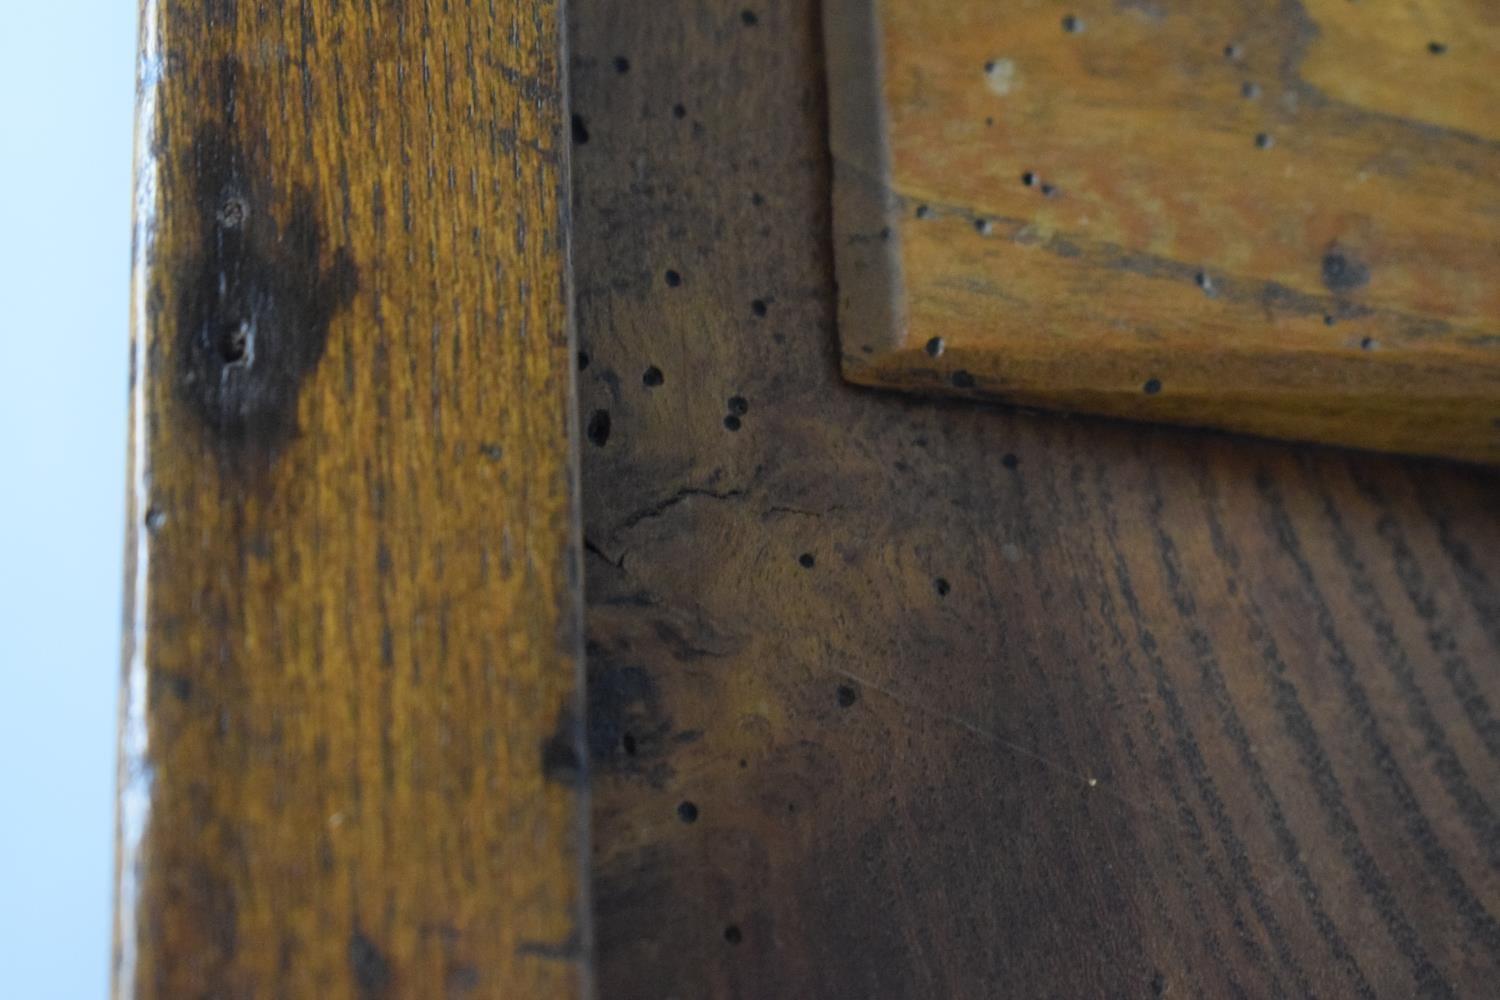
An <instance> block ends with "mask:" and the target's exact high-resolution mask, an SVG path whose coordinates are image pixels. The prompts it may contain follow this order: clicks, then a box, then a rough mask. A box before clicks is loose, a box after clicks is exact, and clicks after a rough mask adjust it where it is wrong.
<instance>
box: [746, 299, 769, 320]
mask: <svg viewBox="0 0 1500 1000" xmlns="http://www.w3.org/2000/svg"><path fill="white" fill-rule="evenodd" d="M750 311H751V312H753V313H755V315H757V316H765V314H766V300H765V299H756V300H755V301H754V302H752V303H750Z"/></svg>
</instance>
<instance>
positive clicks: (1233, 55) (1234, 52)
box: [1224, 42, 1244, 59]
mask: <svg viewBox="0 0 1500 1000" xmlns="http://www.w3.org/2000/svg"><path fill="white" fill-rule="evenodd" d="M1242 55H1244V50H1243V49H1241V48H1240V47H1239V45H1238V44H1236V43H1234V42H1230V43H1229V44H1228V45H1226V46H1224V58H1225V59H1238V58H1239V57H1240V56H1242Z"/></svg>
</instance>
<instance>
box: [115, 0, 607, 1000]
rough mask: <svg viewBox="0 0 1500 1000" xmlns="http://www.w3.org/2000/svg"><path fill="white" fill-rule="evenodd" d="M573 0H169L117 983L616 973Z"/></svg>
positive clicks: (212, 993)
mask: <svg viewBox="0 0 1500 1000" xmlns="http://www.w3.org/2000/svg"><path fill="white" fill-rule="evenodd" d="M558 18H559V5H558V4H557V3H555V2H539V3H536V2H527V3H521V2H517V0H492V2H490V3H488V4H471V3H456V4H443V5H440V6H438V5H430V4H411V3H393V4H371V3H365V4H346V3H334V2H329V0H307V2H303V3H299V4H282V3H271V2H259V0H258V2H251V0H242V2H235V0H215V2H210V3H201V4H189V3H185V2H178V0H160V2H158V0H148V2H147V3H146V4H145V7H144V14H143V27H142V42H141V46H142V48H141V53H142V54H141V81H140V125H139V129H140V130H139V138H138V172H137V204H136V212H137V217H136V226H137V228H136V246H135V252H136V288H135V304H134V308H135V320H134V351H133V362H134V364H133V370H132V374H133V380H134V384H133V399H134V404H133V405H134V414H133V453H132V471H131V477H132V478H131V483H132V508H131V511H132V513H131V517H132V526H133V535H134V537H133V541H132V545H131V548H130V564H131V579H130V584H131V586H130V608H129V612H128V619H127V621H128V629H127V644H126V645H127V648H126V695H125V706H124V737H123V754H122V776H121V841H120V847H121V859H120V868H121V878H120V897H119V910H118V913H119V916H118V923H117V958H116V984H115V989H116V994H117V995H118V996H121V997H133V998H147V997H162V998H173V1000H181V998H190V997H320V998H344V997H357V998H364V1000H370V998H383V997H467V996H474V997H481V996H482V997H498V996H549V997H554V996H555V997H567V996H585V995H587V994H588V992H589V982H588V969H587V961H586V957H587V952H588V948H589V947H590V930H589V921H588V910H587V893H586V886H587V883H586V879H585V878H584V875H583V867H582V866H583V864H584V850H585V847H584V845H585V824H586V821H587V806H586V800H585V796H584V793H583V789H582V784H581V777H580V772H581V752H582V742H581V734H582V727H581V718H582V707H583V706H582V697H581V665H580V654H581V626H580V623H579V620H578V613H579V606H578V605H579V601H580V590H579V564H578V559H579V549H578V546H577V533H576V499H575V495H574V489H573V483H574V478H575V476H574V472H573V469H574V465H573V462H574V460H573V458H572V457H571V456H572V455H573V452H572V441H573V440H574V433H573V430H572V428H573V427H574V425H575V424H576V418H575V417H574V415H573V414H574V405H573V399H574V388H573V377H572V367H573V366H572V357H573V347H572V344H571V340H572V334H571V329H570V317H569V311H568V297H569V287H568V285H569V280H570V279H569V265H568V229H567V206H566V190H567V187H566V185H567V132H566V121H565V110H564V78H563V72H564V68H563V66H562V64H561V52H562V35H561V32H562V25H561V24H560V23H559V20H558Z"/></svg>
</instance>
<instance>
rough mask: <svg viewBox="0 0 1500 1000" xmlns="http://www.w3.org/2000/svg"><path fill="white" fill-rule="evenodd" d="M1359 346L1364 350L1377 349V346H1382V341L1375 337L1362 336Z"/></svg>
mask: <svg viewBox="0 0 1500 1000" xmlns="http://www.w3.org/2000/svg"><path fill="white" fill-rule="evenodd" d="M1359 346H1360V348H1361V349H1363V350H1366V351H1373V350H1375V348H1377V347H1379V346H1380V342H1379V341H1378V340H1376V339H1375V338H1374V337H1364V338H1361V340H1360V342H1359Z"/></svg>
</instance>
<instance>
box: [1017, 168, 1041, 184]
mask: <svg viewBox="0 0 1500 1000" xmlns="http://www.w3.org/2000/svg"><path fill="white" fill-rule="evenodd" d="M1040 181H1041V178H1040V177H1038V176H1037V175H1036V171H1035V170H1028V171H1026V172H1025V173H1024V174H1022V175H1021V183H1022V184H1025V185H1026V186H1027V187H1029V188H1034V187H1036V186H1037V184H1038V182H1040Z"/></svg>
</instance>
